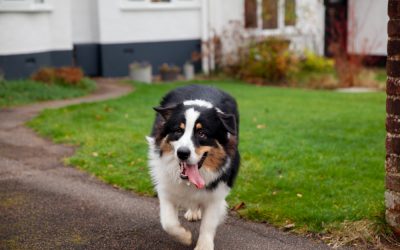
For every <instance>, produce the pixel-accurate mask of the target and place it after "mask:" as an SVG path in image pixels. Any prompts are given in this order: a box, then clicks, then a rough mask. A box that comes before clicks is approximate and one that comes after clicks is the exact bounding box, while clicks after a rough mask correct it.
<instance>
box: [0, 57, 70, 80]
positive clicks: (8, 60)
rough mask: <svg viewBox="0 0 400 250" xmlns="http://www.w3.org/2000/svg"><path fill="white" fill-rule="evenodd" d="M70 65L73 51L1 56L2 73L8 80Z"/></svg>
mask: <svg viewBox="0 0 400 250" xmlns="http://www.w3.org/2000/svg"><path fill="white" fill-rule="evenodd" d="M68 65H72V51H71V50H62V51H48V52H39V53H27V54H18V55H5V56H3V55H0V71H1V73H3V74H4V77H5V78H6V79H22V78H28V77H30V76H31V75H32V73H34V72H35V71H37V70H38V69H40V68H43V67H48V66H55V67H60V66H68Z"/></svg>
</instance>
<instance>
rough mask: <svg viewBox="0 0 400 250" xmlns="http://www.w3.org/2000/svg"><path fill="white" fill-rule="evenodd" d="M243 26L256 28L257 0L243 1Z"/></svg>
mask: <svg viewBox="0 0 400 250" xmlns="http://www.w3.org/2000/svg"><path fill="white" fill-rule="evenodd" d="M244 27H246V28H257V0H246V1H245V2H244Z"/></svg>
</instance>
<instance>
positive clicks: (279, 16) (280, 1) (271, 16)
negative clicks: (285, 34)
mask: <svg viewBox="0 0 400 250" xmlns="http://www.w3.org/2000/svg"><path fill="white" fill-rule="evenodd" d="M244 19H245V27H246V28H259V29H260V30H261V29H262V30H280V29H284V28H286V27H291V26H295V25H296V20H297V16H296V0H245V18H244Z"/></svg>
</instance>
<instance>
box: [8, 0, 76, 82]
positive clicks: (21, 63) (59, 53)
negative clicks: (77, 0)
mask: <svg viewBox="0 0 400 250" xmlns="http://www.w3.org/2000/svg"><path fill="white" fill-rule="evenodd" d="M48 6H50V9H37V10H28V9H21V10H15V11H4V10H3V11H2V12H1V13H0V27H1V32H0V68H1V70H2V71H4V72H5V77H6V78H8V79H16V78H22V77H26V76H29V75H30V74H32V73H33V72H34V71H36V70H37V69H39V68H40V67H43V66H46V65H57V66H61V65H70V64H71V63H72V40H71V32H70V30H71V28H70V27H71V24H70V14H69V9H70V4H69V1H55V0H53V1H52V0H48ZM0 11H1V10H0Z"/></svg>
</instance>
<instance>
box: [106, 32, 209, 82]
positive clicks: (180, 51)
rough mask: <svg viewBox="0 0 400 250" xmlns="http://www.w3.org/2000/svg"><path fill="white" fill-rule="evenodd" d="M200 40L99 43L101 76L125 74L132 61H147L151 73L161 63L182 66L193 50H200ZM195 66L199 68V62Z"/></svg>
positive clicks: (188, 59) (155, 71)
mask: <svg viewBox="0 0 400 250" xmlns="http://www.w3.org/2000/svg"><path fill="white" fill-rule="evenodd" d="M200 50H201V41H200V40H184V41H167V42H145V43H124V44H102V45H101V58H102V60H101V67H102V75H103V76H127V75H128V66H129V64H131V63H132V62H135V61H136V62H148V63H150V64H151V65H152V66H153V74H158V67H160V66H161V65H162V64H163V63H168V64H175V65H177V66H180V67H181V66H182V65H183V64H184V63H185V62H187V61H190V60H191V56H192V53H193V52H200ZM198 64H199V65H197V68H198V69H199V66H200V63H198Z"/></svg>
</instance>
